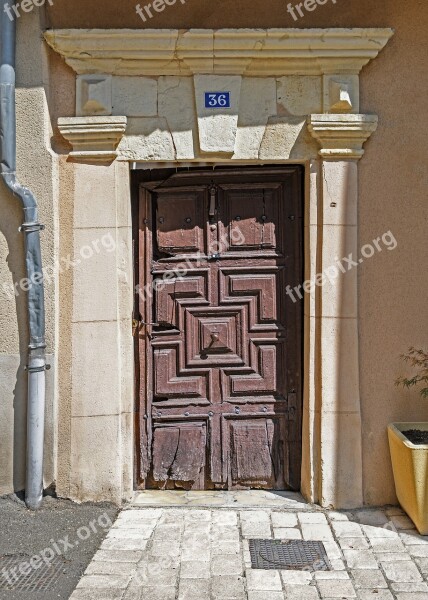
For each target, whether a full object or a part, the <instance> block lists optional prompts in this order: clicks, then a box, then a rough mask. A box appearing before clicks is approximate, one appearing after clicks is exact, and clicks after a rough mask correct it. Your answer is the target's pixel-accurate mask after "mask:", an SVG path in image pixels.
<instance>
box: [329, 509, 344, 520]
mask: <svg viewBox="0 0 428 600" xmlns="http://www.w3.org/2000/svg"><path fill="white" fill-rule="evenodd" d="M328 516H329V518H330V519H331V521H349V517H348V515H347V514H346V513H343V512H338V511H335V510H330V511H329V512H328Z"/></svg>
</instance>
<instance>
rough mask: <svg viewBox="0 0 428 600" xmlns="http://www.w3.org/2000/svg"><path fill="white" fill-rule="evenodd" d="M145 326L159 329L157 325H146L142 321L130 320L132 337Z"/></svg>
mask: <svg viewBox="0 0 428 600" xmlns="http://www.w3.org/2000/svg"><path fill="white" fill-rule="evenodd" d="M145 325H153V326H154V327H159V323H146V322H145V321H143V320H142V319H132V335H133V336H135V335H136V334H137V333H139V332H140V330H141V328H142V327H144V326H145Z"/></svg>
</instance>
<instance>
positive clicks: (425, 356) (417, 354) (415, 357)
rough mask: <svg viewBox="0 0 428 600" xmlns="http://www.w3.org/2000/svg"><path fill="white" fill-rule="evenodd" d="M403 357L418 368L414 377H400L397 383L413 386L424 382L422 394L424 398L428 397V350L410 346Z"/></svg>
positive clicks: (406, 386) (407, 386) (408, 386)
mask: <svg viewBox="0 0 428 600" xmlns="http://www.w3.org/2000/svg"><path fill="white" fill-rule="evenodd" d="M401 358H402V359H403V360H404V361H405V362H407V363H409V364H410V365H411V366H412V367H414V368H415V369H416V373H415V375H414V376H413V377H410V378H408V377H399V378H398V379H397V380H396V382H395V385H402V386H403V387H405V388H411V387H413V386H414V385H419V384H422V388H421V389H420V394H421V396H422V398H428V352H425V351H424V350H417V349H416V348H413V347H412V348H409V350H408V351H407V353H406V354H402V355H401Z"/></svg>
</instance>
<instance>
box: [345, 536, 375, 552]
mask: <svg viewBox="0 0 428 600" xmlns="http://www.w3.org/2000/svg"><path fill="white" fill-rule="evenodd" d="M339 544H340V547H341V548H342V550H364V549H365V548H368V547H369V543H368V541H367V540H366V539H365V538H363V537H360V538H339Z"/></svg>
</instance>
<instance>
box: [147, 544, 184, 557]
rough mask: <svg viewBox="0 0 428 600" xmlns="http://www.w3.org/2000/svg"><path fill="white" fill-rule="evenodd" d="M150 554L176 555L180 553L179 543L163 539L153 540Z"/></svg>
mask: <svg viewBox="0 0 428 600" xmlns="http://www.w3.org/2000/svg"><path fill="white" fill-rule="evenodd" d="M150 554H151V555H152V556H178V555H179V554H180V544H177V543H173V542H167V541H165V540H161V541H159V542H153V544H152V546H151V548H150Z"/></svg>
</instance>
